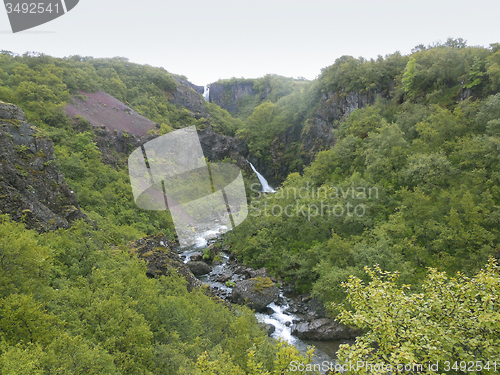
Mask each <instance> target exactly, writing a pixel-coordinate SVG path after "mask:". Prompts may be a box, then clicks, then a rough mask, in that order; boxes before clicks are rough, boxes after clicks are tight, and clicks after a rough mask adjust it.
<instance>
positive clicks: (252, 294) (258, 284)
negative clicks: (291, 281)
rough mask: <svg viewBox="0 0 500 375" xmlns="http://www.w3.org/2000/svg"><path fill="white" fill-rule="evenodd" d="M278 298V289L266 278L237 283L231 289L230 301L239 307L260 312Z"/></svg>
mask: <svg viewBox="0 0 500 375" xmlns="http://www.w3.org/2000/svg"><path fill="white" fill-rule="evenodd" d="M278 297H279V289H278V287H277V286H276V285H274V283H273V282H272V281H271V279H270V278H268V277H259V278H255V279H249V280H245V281H239V282H237V283H236V285H235V286H234V288H233V292H232V294H231V300H232V301H233V302H234V303H237V304H240V305H243V304H245V305H247V306H248V307H250V308H252V309H254V310H256V311H262V310H264V309H265V308H266V306H267V305H269V304H270V303H271V302H275V301H276V300H277V299H278Z"/></svg>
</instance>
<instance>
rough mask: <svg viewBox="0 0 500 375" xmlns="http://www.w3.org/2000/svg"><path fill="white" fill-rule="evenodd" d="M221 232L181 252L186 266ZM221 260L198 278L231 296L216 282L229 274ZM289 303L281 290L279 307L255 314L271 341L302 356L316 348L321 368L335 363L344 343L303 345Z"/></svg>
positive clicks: (208, 234)
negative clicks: (271, 330)
mask: <svg viewBox="0 0 500 375" xmlns="http://www.w3.org/2000/svg"><path fill="white" fill-rule="evenodd" d="M219 229H221V228H217V229H215V230H209V231H206V232H205V233H203V234H202V237H199V238H197V239H196V243H195V244H194V245H192V246H189V247H187V248H179V249H178V253H179V255H180V256H181V258H183V260H184V263H187V262H189V260H190V258H191V256H192V255H196V254H202V253H203V250H204V249H205V248H206V247H207V246H208V241H207V240H208V239H210V238H214V237H216V236H217V234H218V233H219ZM219 257H220V260H221V262H220V263H219V264H217V265H215V266H214V267H213V269H212V271H211V272H210V273H209V274H207V275H203V276H199V277H198V279H199V280H200V281H202V282H203V283H206V284H208V285H210V287H211V288H213V289H215V290H218V291H220V292H222V294H225V295H226V296H229V295H230V294H231V292H232V288H231V287H229V286H227V285H226V284H225V283H222V282H218V281H217V279H218V277H219V276H220V275H222V274H225V273H227V272H228V271H229V269H228V267H227V265H226V263H227V262H228V261H229V256H228V255H227V254H226V253H224V252H220V253H219ZM238 278H239V275H233V278H232V280H233V281H239V279H238ZM289 302H291V300H290V299H289V298H287V297H285V296H283V293H282V291H281V290H280V298H279V300H278V302H277V303H274V302H273V303H271V304H269V305H268V308H269V309H268V311H269V312H268V313H255V317H256V318H257V321H258V322H260V323H266V324H272V325H273V326H274V327H275V331H274V333H273V334H272V335H271V337H273V338H275V339H282V340H284V341H286V342H288V343H290V344H292V345H294V346H295V347H297V349H299V350H300V351H301V352H302V353H303V354H305V353H306V352H307V350H308V349H309V347H310V346H311V345H314V346H315V348H316V349H315V351H314V361H313V362H314V363H315V364H321V363H322V362H323V361H327V362H328V363H330V362H334V363H335V358H336V352H337V350H338V347H339V345H340V344H341V343H342V342H340V341H303V340H301V339H299V338H297V337H295V336H293V335H292V333H291V332H292V330H291V325H292V323H293V322H294V321H299V320H300V319H299V317H297V316H295V315H293V314H291V313H288V312H287V310H288V308H289Z"/></svg>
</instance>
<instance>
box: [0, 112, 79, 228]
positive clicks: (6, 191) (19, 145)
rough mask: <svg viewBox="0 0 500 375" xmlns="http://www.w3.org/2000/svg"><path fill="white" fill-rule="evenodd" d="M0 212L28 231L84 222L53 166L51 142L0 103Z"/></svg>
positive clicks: (73, 197) (23, 117)
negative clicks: (76, 221)
mask: <svg viewBox="0 0 500 375" xmlns="http://www.w3.org/2000/svg"><path fill="white" fill-rule="evenodd" d="M0 212H1V213H4V214H9V215H10V216H11V218H12V219H13V220H16V221H22V222H24V223H25V224H26V226H27V227H28V228H29V229H36V230H38V231H47V230H53V229H57V228H68V227H69V226H70V225H71V223H72V222H73V221H75V220H78V219H81V218H85V215H84V214H83V213H82V212H81V211H80V208H79V206H78V203H77V201H76V198H75V195H74V194H73V192H72V191H71V190H70V188H69V187H68V185H67V184H66V181H65V179H64V176H63V175H62V173H60V171H59V169H58V168H57V166H56V165H55V164H54V149H53V145H52V141H50V140H48V139H45V138H43V136H40V132H39V131H38V129H36V128H35V127H33V126H31V125H30V124H29V123H27V122H26V115H25V114H24V112H23V111H22V110H21V109H20V108H19V107H17V106H15V105H12V104H5V103H0Z"/></svg>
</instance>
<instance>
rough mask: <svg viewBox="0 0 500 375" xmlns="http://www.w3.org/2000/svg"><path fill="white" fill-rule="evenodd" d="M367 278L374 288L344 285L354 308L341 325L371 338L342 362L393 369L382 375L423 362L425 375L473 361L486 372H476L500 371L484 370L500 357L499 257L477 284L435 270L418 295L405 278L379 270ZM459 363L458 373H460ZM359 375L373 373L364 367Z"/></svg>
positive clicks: (343, 352)
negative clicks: (398, 282)
mask: <svg viewBox="0 0 500 375" xmlns="http://www.w3.org/2000/svg"><path fill="white" fill-rule="evenodd" d="M366 272H367V273H368V275H369V276H370V278H371V281H370V282H369V283H368V284H366V285H365V284H364V283H363V282H362V281H361V280H360V279H359V278H356V277H351V278H350V279H349V281H348V282H347V283H344V287H345V288H346V291H347V301H348V302H349V304H350V306H352V308H351V309H350V310H347V309H342V308H341V309H342V312H341V313H340V315H339V320H340V321H341V322H343V323H345V324H348V325H353V326H356V327H359V328H361V329H363V330H364V332H365V334H364V335H362V336H360V337H358V338H357V339H356V343H355V344H354V345H352V346H350V345H341V347H340V350H339V352H338V353H337V355H338V360H339V363H344V362H345V361H348V362H350V363H357V362H358V361H360V362H363V364H366V363H368V364H371V365H372V366H373V365H374V364H376V363H379V364H381V363H383V364H384V365H385V366H389V365H390V366H392V369H390V370H389V369H388V368H386V367H384V369H382V370H381V371H380V372H381V373H402V372H403V370H401V369H400V370H399V371H398V370H397V366H398V365H403V366H404V365H410V366H412V365H418V364H421V365H423V368H422V370H421V371H420V370H419V371H418V372H421V373H425V374H434V373H436V371H435V370H431V369H430V368H429V367H428V365H429V363H432V364H435V363H437V362H439V371H438V372H439V373H456V372H459V371H460V370H462V371H465V369H466V368H467V367H469V366H471V364H470V363H473V366H476V364H477V363H479V364H481V366H482V368H481V369H479V368H477V369H476V368H474V371H480V372H481V373H494V372H495V370H494V367H493V366H490V368H489V369H486V368H485V367H484V365H485V364H486V363H488V362H489V363H490V364H491V361H492V360H493V358H498V356H499V354H500V338H499V337H500V336H499V335H498V332H499V330H500V303H499V300H498V298H496V297H495V296H496V295H498V293H499V292H500V277H499V266H498V265H497V264H496V262H495V261H494V260H493V259H490V261H489V263H488V265H487V266H486V267H485V268H484V269H483V270H482V271H480V272H479V273H478V274H477V275H476V276H474V277H472V278H468V277H465V276H464V275H462V274H460V273H459V274H457V276H456V277H448V276H447V275H446V273H444V272H437V271H436V270H435V269H429V272H428V275H427V277H426V279H425V282H424V285H423V290H422V292H421V293H411V292H410V290H409V287H408V286H406V285H403V286H401V287H397V286H396V280H397V277H398V274H397V273H390V272H384V271H382V270H381V269H380V268H379V267H375V268H374V269H369V268H367V269H366ZM446 361H448V365H447V362H446ZM461 362H462V363H461ZM455 363H457V365H458V367H459V368H458V369H457V370H458V371H454V370H455V369H453V368H452V367H453V365H454V364H455ZM464 363H465V364H466V367H465V369H464V366H463V364H464ZM415 369H417V367H415ZM415 371H416V370H415ZM354 373H358V374H367V373H371V371H369V370H367V368H366V367H364V366H360V368H358V369H357V371H355V372H354Z"/></svg>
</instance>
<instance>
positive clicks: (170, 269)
mask: <svg viewBox="0 0 500 375" xmlns="http://www.w3.org/2000/svg"><path fill="white" fill-rule="evenodd" d="M174 247H175V243H174V242H172V241H171V240H170V239H169V238H168V237H166V236H164V235H162V234H158V235H156V236H149V237H145V238H141V239H140V240H137V241H135V242H133V243H131V244H130V248H131V253H132V254H135V255H137V257H138V258H139V259H143V260H144V261H145V262H146V265H147V268H148V270H147V272H146V275H147V276H148V277H151V278H153V277H156V276H161V275H164V276H168V275H172V274H173V273H177V274H179V275H181V276H182V277H184V278H185V279H186V281H187V288H188V290H190V291H191V290H193V288H196V287H200V286H201V285H202V283H201V281H199V280H198V279H197V278H196V277H195V276H194V275H193V273H192V272H191V270H190V269H189V267H188V266H186V265H185V264H184V262H183V261H182V259H181V258H180V257H179V255H178V254H177V253H176V252H175V251H174V250H173V249H174Z"/></svg>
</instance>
